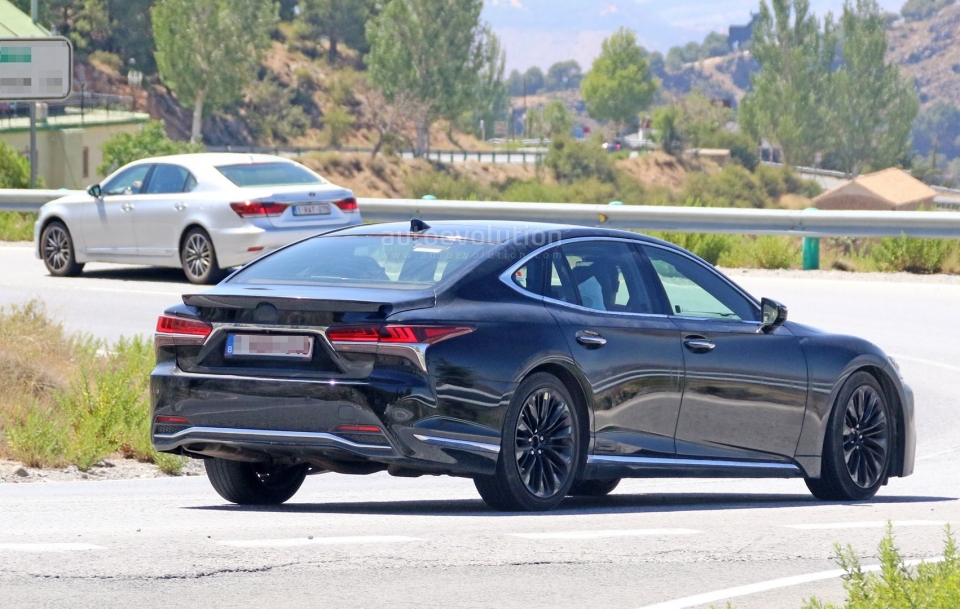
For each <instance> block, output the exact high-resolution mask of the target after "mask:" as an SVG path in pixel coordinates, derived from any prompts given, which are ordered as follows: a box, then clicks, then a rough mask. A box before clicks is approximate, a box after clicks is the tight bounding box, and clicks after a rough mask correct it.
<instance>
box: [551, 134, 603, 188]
mask: <svg viewBox="0 0 960 609" xmlns="http://www.w3.org/2000/svg"><path fill="white" fill-rule="evenodd" d="M545 164H546V166H547V167H548V168H550V170H551V171H553V175H554V177H556V179H557V181H559V182H565V183H568V184H569V183H571V182H574V181H576V180H583V179H589V178H596V179H597V180H600V181H601V182H613V181H614V173H613V161H612V160H611V159H610V155H609V154H607V153H606V152H605V151H604V150H603V149H602V148H601V147H600V146H599V144H598V143H597V142H595V141H592V142H578V141H576V140H573V139H571V138H568V137H558V138H556V139H554V140H553V143H552V144H551V145H550V151H549V152H548V153H547V158H546V161H545Z"/></svg>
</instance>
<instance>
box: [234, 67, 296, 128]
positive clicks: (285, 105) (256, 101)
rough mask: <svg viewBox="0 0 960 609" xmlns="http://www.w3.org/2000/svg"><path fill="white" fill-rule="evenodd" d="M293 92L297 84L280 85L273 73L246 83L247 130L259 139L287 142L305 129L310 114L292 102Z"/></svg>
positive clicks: (294, 94)
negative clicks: (256, 80) (283, 86)
mask: <svg viewBox="0 0 960 609" xmlns="http://www.w3.org/2000/svg"><path fill="white" fill-rule="evenodd" d="M301 69H302V68H301ZM307 74H309V70H307ZM296 95H297V89H296V88H294V87H290V88H282V87H280V85H279V84H278V82H277V79H276V78H274V77H270V78H266V79H264V80H261V81H258V82H257V83H256V84H254V85H251V86H250V87H248V88H247V90H246V91H245V93H244V109H243V110H244V118H243V120H244V122H245V123H246V124H247V127H248V128H249V129H250V133H251V134H253V135H254V137H256V138H257V139H258V140H259V141H262V142H275V141H276V142H286V141H288V140H289V139H291V138H295V137H300V136H302V135H303V134H304V133H306V132H307V129H308V128H309V127H310V117H308V116H307V113H306V112H304V110H303V108H301V107H300V106H297V105H294V103H293V102H294V98H295V97H296Z"/></svg>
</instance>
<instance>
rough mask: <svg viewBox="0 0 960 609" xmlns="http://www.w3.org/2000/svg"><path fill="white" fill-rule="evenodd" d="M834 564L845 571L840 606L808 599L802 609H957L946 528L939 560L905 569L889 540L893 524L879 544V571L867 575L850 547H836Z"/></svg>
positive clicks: (958, 586) (956, 578)
mask: <svg viewBox="0 0 960 609" xmlns="http://www.w3.org/2000/svg"><path fill="white" fill-rule="evenodd" d="M836 552H837V563H838V564H839V565H840V567H841V568H842V569H843V570H844V571H846V574H845V575H844V576H843V580H844V583H843V587H844V589H845V590H846V592H847V600H846V602H845V603H844V604H842V605H832V604H824V603H823V602H822V601H820V600H818V599H816V598H814V599H811V600H810V601H809V602H808V603H807V604H806V605H804V609H841V608H842V609H908V608H909V609H955V608H956V607H960V555H958V553H957V544H956V539H955V538H954V536H953V531H952V530H951V529H950V527H949V526H948V527H947V529H946V542H945V547H944V554H943V560H942V561H939V562H933V563H930V562H923V563H921V564H920V565H918V566H917V567H916V568H911V567H908V566H907V564H906V561H905V560H904V558H903V556H902V555H901V554H900V551H899V550H898V549H897V547H896V544H895V541H894V537H893V525H892V524H890V523H888V524H887V532H886V535H884V537H883V539H882V540H881V541H880V546H879V552H878V554H879V557H880V570H879V572H878V573H875V572H867V571H866V570H865V569H864V568H863V566H862V565H861V563H860V558H859V556H858V555H857V553H856V552H855V551H854V549H853V548H852V547H851V546H847V547H846V548H843V547H841V546H840V545H839V544H838V545H837V547H836Z"/></svg>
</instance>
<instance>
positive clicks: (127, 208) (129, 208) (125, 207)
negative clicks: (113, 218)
mask: <svg viewBox="0 0 960 609" xmlns="http://www.w3.org/2000/svg"><path fill="white" fill-rule="evenodd" d="M120 209H122V210H123V211H133V203H124V204H123V205H122V206H121V207H120Z"/></svg>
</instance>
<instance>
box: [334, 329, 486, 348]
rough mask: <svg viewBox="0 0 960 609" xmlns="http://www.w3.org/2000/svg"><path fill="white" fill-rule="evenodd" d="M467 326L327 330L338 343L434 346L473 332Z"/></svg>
mask: <svg viewBox="0 0 960 609" xmlns="http://www.w3.org/2000/svg"><path fill="white" fill-rule="evenodd" d="M473 330H474V328H471V327H467V326H400V325H397V326H380V325H376V326H345V327H341V328H330V329H328V330H327V338H329V339H330V342H332V343H334V344H336V343H348V344H349V343H360V344H379V343H386V344H398V343H401V344H421V345H433V344H435V343H438V342H440V341H442V340H446V339H448V338H454V337H456V336H463V335H464V334H469V333H470V332H473Z"/></svg>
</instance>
